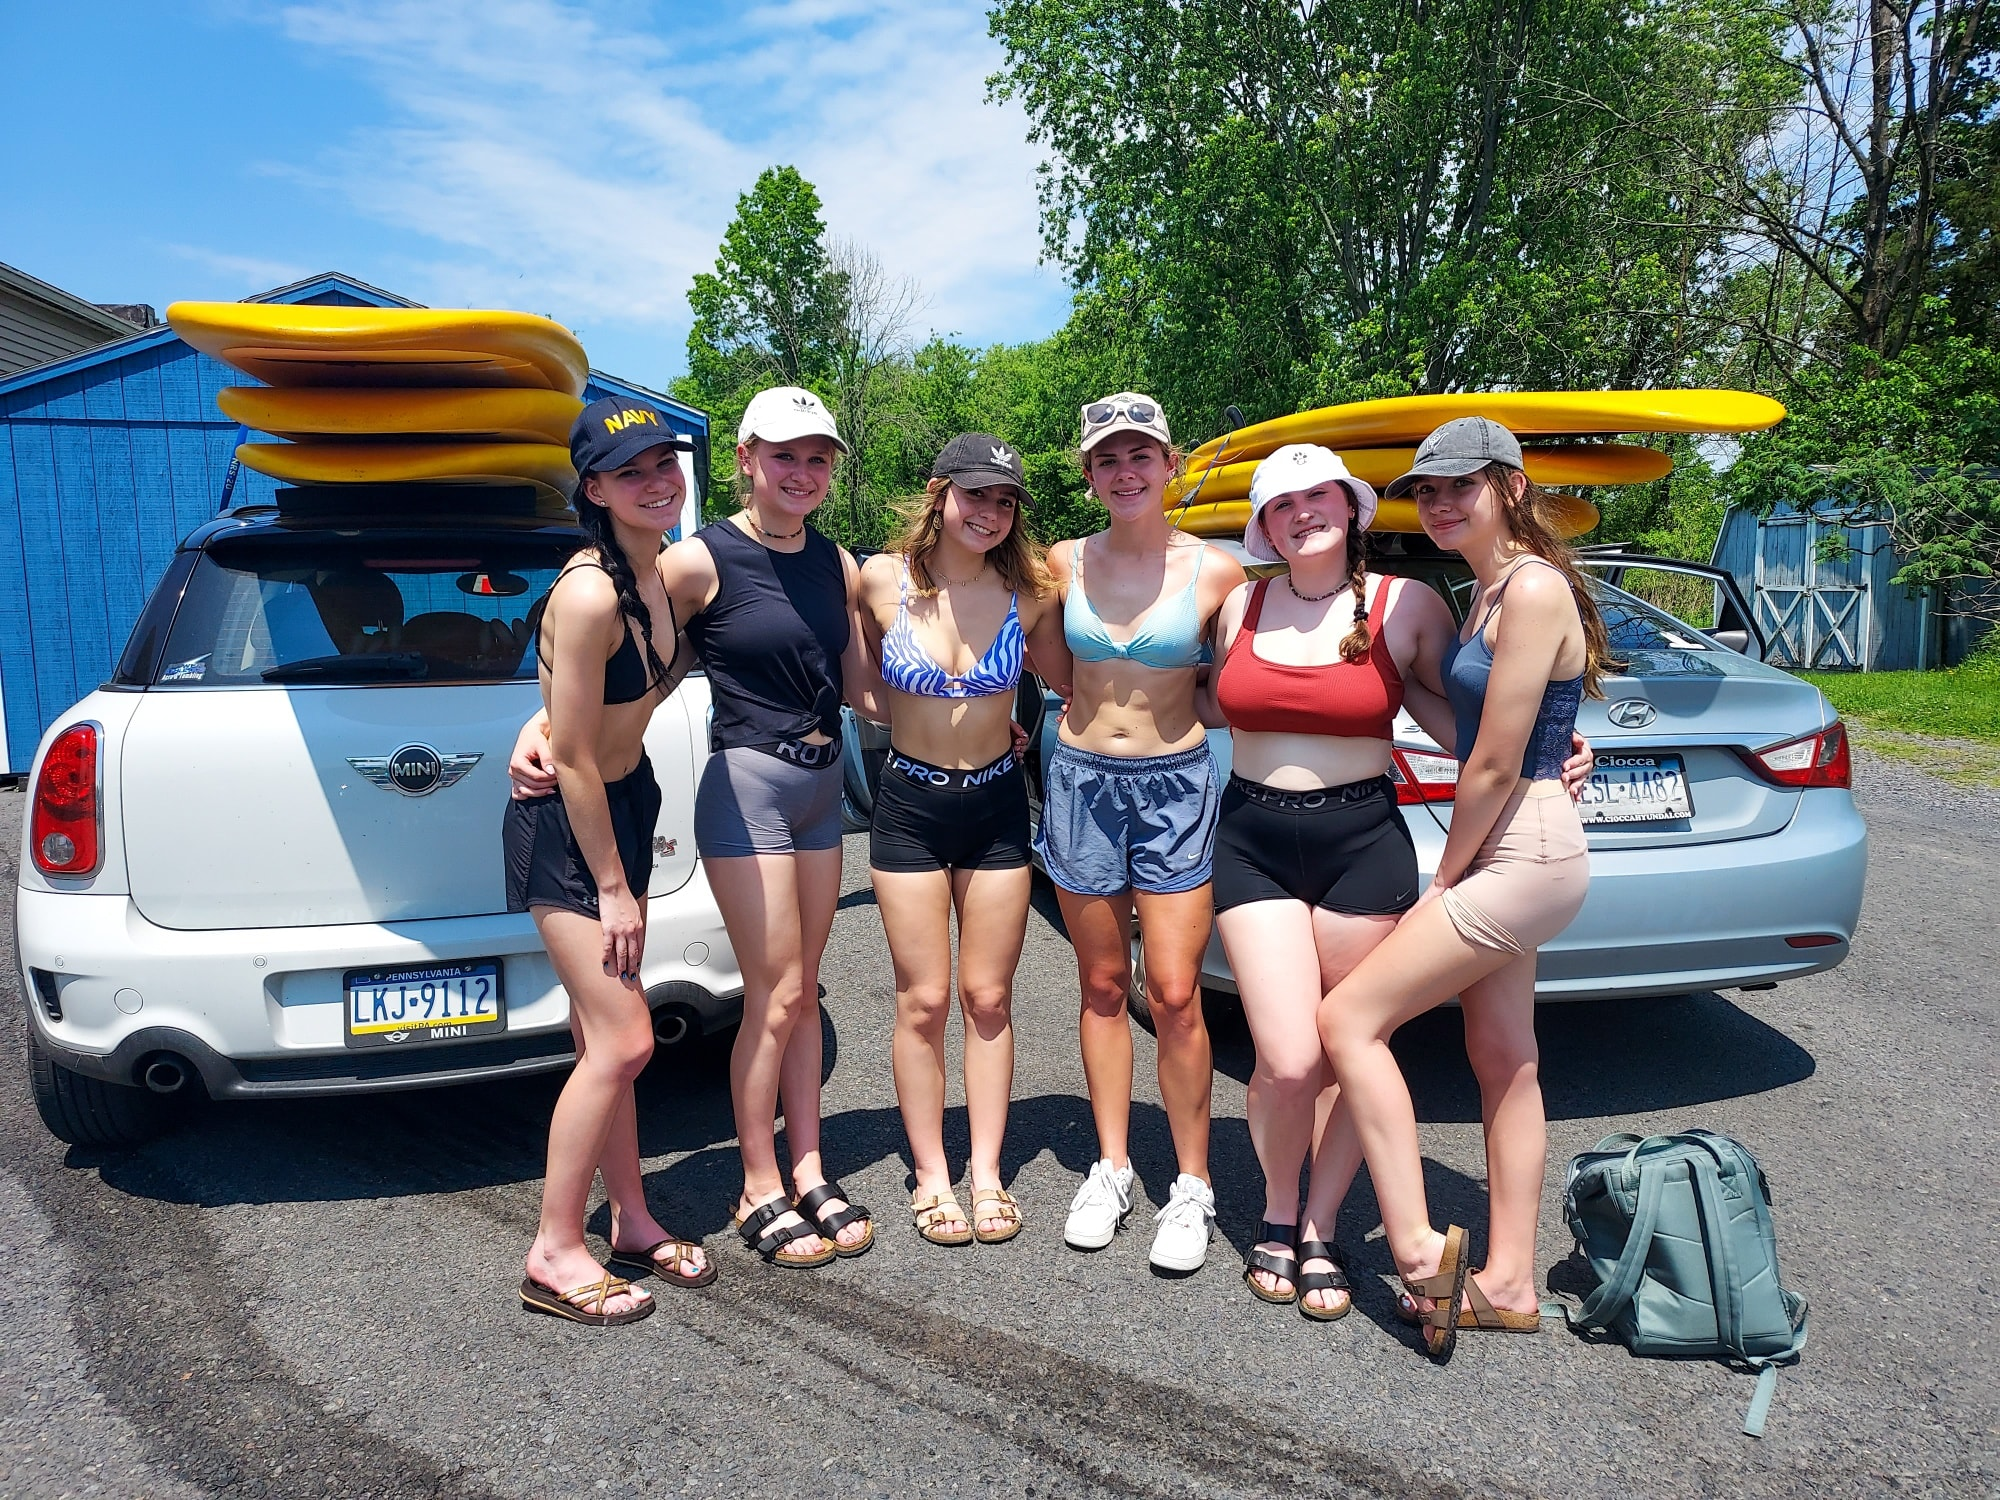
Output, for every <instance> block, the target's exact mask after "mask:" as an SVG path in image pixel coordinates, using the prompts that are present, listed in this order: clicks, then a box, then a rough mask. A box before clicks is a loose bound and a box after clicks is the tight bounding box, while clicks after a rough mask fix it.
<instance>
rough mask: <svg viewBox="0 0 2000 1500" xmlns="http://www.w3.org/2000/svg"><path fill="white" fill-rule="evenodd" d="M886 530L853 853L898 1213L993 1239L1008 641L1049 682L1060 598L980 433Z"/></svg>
mask: <svg viewBox="0 0 2000 1500" xmlns="http://www.w3.org/2000/svg"><path fill="white" fill-rule="evenodd" d="M931 476H932V477H931V480H930V483H929V485H927V486H926V488H925V490H924V493H923V494H922V495H921V496H919V497H918V498H917V499H916V501H915V502H914V503H912V504H910V505H908V506H907V507H905V510H904V514H903V517H902V519H903V522H904V526H903V532H902V535H901V536H900V537H898V538H897V539H895V540H894V541H893V542H891V543H890V545H889V547H888V549H887V550H885V551H883V552H879V553H877V554H876V555H875V556H873V557H871V558H869V559H868V561H867V562H866V563H864V564H863V565H862V568H861V603H862V621H863V627H864V631H865V633H866V635H867V638H868V643H869V646H870V648H871V650H872V652H873V655H874V657H875V659H876V661H877V662H879V664H880V668H881V676H882V680H883V683H884V684H885V686H886V688H887V698H886V702H885V703H884V704H883V707H884V708H886V710H887V712H888V717H889V720H890V723H891V726H892V727H891V737H890V749H889V757H888V761H887V763H886V764H885V766H884V767H883V771H882V782H881V788H880V790H879V791H878V792H877V794H876V798H875V820H874V827H873V829H872V831H871V832H870V835H869V844H868V853H869V857H868V863H869V869H870V872H871V874H872V876H873V879H874V884H875V901H876V905H877V907H878V908H879V909H880V911H881V913H882V927H883V931H884V932H885V933H886V934H887V936H888V939H889V955H890V958H891V960H892V961H893V963H894V965H895V973H896V1028H895V1040H894V1044H893V1047H892V1051H891V1059H892V1065H893V1067H894V1070H895V1077H896V1098H897V1102H898V1103H899V1104H900V1105H901V1106H902V1111H903V1128H904V1129H905V1130H906V1131H907V1132H908V1134H909V1138H910V1156H911V1160H912V1164H913V1166H914V1168H915V1176H916V1191H915V1192H914V1193H913V1194H911V1199H910V1212H911V1216H912V1218H913V1219H914V1220H915V1223H916V1229H917V1232H918V1233H919V1234H920V1235H922V1236H923V1237H924V1238H925V1239H927V1240H929V1241H930V1242H931V1243H933V1244H938V1245H964V1244H969V1243H971V1242H972V1241H973V1240H974V1239H977V1240H979V1241H980V1242H981V1243H982V1244H997V1243H998V1242H1000V1241H1002V1240H1008V1239H1012V1238H1013V1237H1014V1236H1015V1235H1016V1234H1018V1233H1019V1232H1020V1229H1021V1214H1020V1209H1019V1207H1018V1206H1017V1205H1016V1203H1015V1201H1014V1198H1013V1196H1012V1195H1011V1194H1010V1193H1008V1191H1007V1190H1006V1188H1005V1187H1003V1186H1002V1185H1001V1181H1000V1143H1001V1137H1002V1136H1003V1135H1004V1133H1005V1131H1006V1128H1007V1102H1008V1096H1009V1094H1010V1093H1011V1091H1012V1088H1013V1081H1014V1031H1013V1020H1012V1007H1013V984H1014V969H1015V967H1016V965H1018V964H1019V962H1020V959H1021V945H1022V942H1023V940H1024V939H1025V938H1026V935H1027V924H1028V896H1029V891H1030V881H1031V872H1030V870H1029V866H1028V855H1029V851H1028V786H1027V779H1026V776H1025V775H1024V773H1023V770H1022V766H1021V760H1020V756H1019V755H1018V754H1017V753H1016V750H1015V746H1014V742H1013V727H1014V726H1013V713H1014V694H1015V688H1016V686H1017V685H1018V684H1019V682H1020V679H1021V668H1022V664H1023V661H1024V659H1025V656H1026V654H1027V653H1028V652H1029V651H1032V652H1033V654H1034V665H1035V670H1036V671H1037V672H1039V673H1040V674H1041V676H1042V678H1043V680H1044V681H1046V682H1049V683H1051V684H1052V685H1054V686H1056V687H1057V688H1058V690H1059V691H1062V692H1065V693H1066V692H1067V691H1068V683H1069V648H1068V647H1067V646H1066V645H1065V644H1064V643H1063V637H1062V608H1061V604H1060V602H1059V601H1058V600H1057V598H1056V596H1055V590H1054V587H1053V585H1052V583H1051V580H1050V578H1049V573H1048V568H1047V565H1046V564H1045V563H1044V561H1043V558H1042V553H1041V549H1040V548H1039V547H1037V546H1036V545H1035V543H1034V541H1033V539H1032V538H1031V537H1030V536H1029V535H1028V531H1027V526H1026V517H1025V516H1024V515H1023V514H1022V507H1023V505H1024V504H1025V502H1026V498H1027V486H1026V481H1025V477H1024V476H1023V474H1022V470H1021V459H1020V456H1019V455H1018V454H1017V453H1015V452H1014V450H1013V449H1012V448H1010V447H1008V446H1007V445H1006V444H1005V443H1003V442H1001V441H1000V439H998V438H996V437H993V436H991V435H989V434H987V433H983V432H969V433H965V434H962V435H961V436H959V437H956V438H953V439H952V441H951V442H950V443H948V444H947V445H946V446H945V449H944V452H943V453H941V454H940V455H939V456H938V460H937V463H936V464H935V465H934V466H933V467H932V470H931ZM954 913H955V914H956V916H957V918H958V972H957V976H956V978H957V990H958V1003H959V1007H960V1009H961V1010H962V1012H963V1013H964V1020H965V1113H966V1119H967V1123H968V1124H969V1125H970V1127H971V1132H972V1156H971V1162H970V1175H971V1180H972V1209H971V1212H969V1213H968V1212H967V1211H966V1209H965V1208H964V1207H963V1206H962V1205H961V1204H960V1203H959V1201H958V1198H957V1195H956V1194H955V1193H954V1192H953V1190H952V1173H951V1169H950V1167H949V1166H948V1165H947V1163H946V1161H945V1153H944V1094H945V1067H944V1032H945V1020H946V1018H947V1016H948V1015H949V1014H950V1012H951V995H952V989H953V973H952V932H951V929H952V917H953V915H954Z"/></svg>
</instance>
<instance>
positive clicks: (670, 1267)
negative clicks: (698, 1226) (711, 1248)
mask: <svg viewBox="0 0 2000 1500" xmlns="http://www.w3.org/2000/svg"><path fill="white" fill-rule="evenodd" d="M701 1248H702V1247H701V1246H699V1245H697V1244H695V1243H694V1242H693V1241H692V1240H677V1239H674V1238H673V1237H672V1236H669V1237H667V1238H666V1239H663V1240H661V1241H659V1242H658V1243H657V1244H653V1245H648V1246H647V1247H646V1248H645V1249H644V1250H619V1249H615V1248H614V1249H613V1250H612V1252H611V1255H610V1260H611V1264H612V1265H614V1266H629V1267H633V1268H635V1269H637V1270H639V1271H641V1272H649V1273H651V1274H652V1275H654V1276H657V1277H659V1278H660V1280H662V1281H671V1282H672V1283H673V1284H674V1285H675V1286H684V1287H698V1286H707V1285H708V1284H709V1283H710V1282H711V1281H713V1280H715V1262H714V1261H712V1260H711V1261H709V1262H708V1264H706V1265H704V1266H700V1267H698V1268H697V1269H695V1270H692V1271H683V1270H682V1269H681V1267H682V1266H690V1265H693V1264H694V1256H695V1252H696V1251H697V1250H700V1249H701ZM662 1250H665V1251H667V1252H668V1253H667V1254H665V1255H662V1254H660V1252H661V1251H662Z"/></svg>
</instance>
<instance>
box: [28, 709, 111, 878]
mask: <svg viewBox="0 0 2000 1500" xmlns="http://www.w3.org/2000/svg"><path fill="white" fill-rule="evenodd" d="M98 843H99V838H98V824H97V726H96V725H95V724H77V725H73V726H72V727H70V728H68V729H65V730H64V731H63V732H62V733H61V734H59V735H57V736H56V738H55V743H54V744H52V745H50V746H49V753H48V754H47V755H46V756H44V757H43V759H42V770H41V774H40V775H39V776H37V777H36V778H35V809H34V815H33V817H32V818H31V819H30V821H29V824H28V844H29V847H30V848H31V849H32V850H33V851H34V857H35V868H36V869H38V870H40V871H41V872H42V873H43V874H44V875H88V874H89V873H90V872H91V871H92V870H95V869H96V868H97V854H98Z"/></svg>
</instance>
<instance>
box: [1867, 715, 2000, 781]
mask: <svg viewBox="0 0 2000 1500" xmlns="http://www.w3.org/2000/svg"><path fill="white" fill-rule="evenodd" d="M1853 736H1854V745H1855V748H1856V749H1858V750H1870V751H1873V752H1874V753H1875V754H1877V755H1886V756H1888V757H1890V758H1891V759H1894V760H1900V761H1905V762H1907V763H1908V764H1910V765H1913V766H1915V767H1916V768H1917V769H1918V770H1920V771H1927V772H1929V773H1930V774H1931V775H1933V776H1935V777H1937V778H1938V779H1939V780H1940V781H1950V782H1955V783H1956V784H1958V785H1959V786H1973V787H1984V788H1985V789H1986V790H1988V791H2000V745H1996V744H1990V743H1988V742H1987V741H1985V740H1943V739H1935V738H1926V737H1924V736H1921V735H1914V734H1896V733H1893V732H1891V731H1890V730H1887V729H1870V728H1868V727H1867V726H1866V725H1859V726H1857V727H1856V728H1855V729H1854V730H1853Z"/></svg>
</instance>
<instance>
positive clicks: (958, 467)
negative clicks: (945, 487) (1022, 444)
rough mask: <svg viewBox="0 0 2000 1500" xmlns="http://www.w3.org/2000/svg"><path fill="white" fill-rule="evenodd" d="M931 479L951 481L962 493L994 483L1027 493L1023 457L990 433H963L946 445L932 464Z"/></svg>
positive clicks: (1022, 494) (1024, 494) (1025, 495)
mask: <svg viewBox="0 0 2000 1500" xmlns="http://www.w3.org/2000/svg"><path fill="white" fill-rule="evenodd" d="M931 478H933V479H949V480H950V481H951V482H952V483H953V484H955V485H957V486H958V487H959V488H960V489H962V490H981V489H985V488H986V487H987V486H988V485H993V484H1011V485H1012V486H1014V488H1015V489H1017V490H1019V491H1020V492H1021V497H1022V498H1023V499H1026V498H1027V494H1028V478H1027V474H1026V472H1025V471H1024V470H1023V469H1022V468H1021V455H1020V454H1018V453H1016V452H1015V451H1014V450H1013V449H1012V448H1010V447H1008V446H1007V445H1006V444H1005V443H1003V442H1001V441H1000V439H998V438H997V437H995V436H993V434H992V433H990V432H961V433H960V434H959V435H958V436H957V437H955V438H953V439H952V440H951V441H950V442H948V443H946V444H945V445H944V452H942V453H940V454H939V455H938V460H937V462H936V463H934V464H932V465H931Z"/></svg>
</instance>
